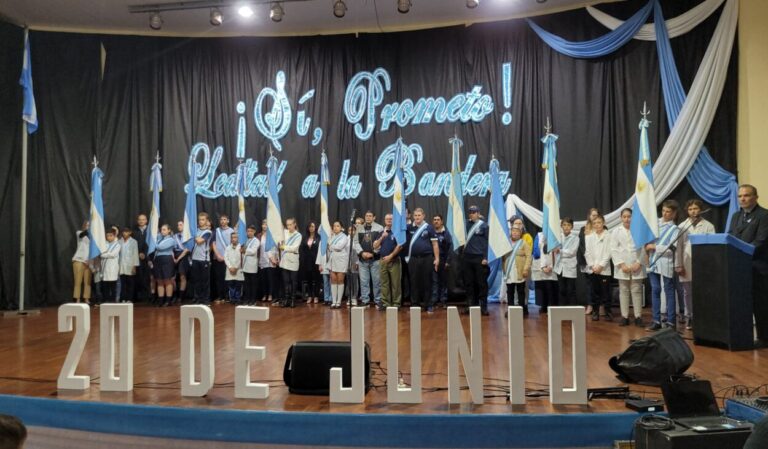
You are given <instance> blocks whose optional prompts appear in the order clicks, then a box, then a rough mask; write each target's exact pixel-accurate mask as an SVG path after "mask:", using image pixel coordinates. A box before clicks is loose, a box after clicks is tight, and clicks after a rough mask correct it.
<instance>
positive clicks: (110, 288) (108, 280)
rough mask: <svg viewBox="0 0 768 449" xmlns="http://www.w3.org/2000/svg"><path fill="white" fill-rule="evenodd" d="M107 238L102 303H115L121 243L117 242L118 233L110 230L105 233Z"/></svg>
mask: <svg viewBox="0 0 768 449" xmlns="http://www.w3.org/2000/svg"><path fill="white" fill-rule="evenodd" d="M105 236H106V238H107V250H106V251H104V252H102V253H101V296H102V301H104V302H110V301H115V300H116V299H117V298H115V287H116V286H117V277H118V276H119V274H120V263H119V257H120V242H118V241H117V232H116V231H115V230H114V229H112V228H110V229H107V230H106V232H105Z"/></svg>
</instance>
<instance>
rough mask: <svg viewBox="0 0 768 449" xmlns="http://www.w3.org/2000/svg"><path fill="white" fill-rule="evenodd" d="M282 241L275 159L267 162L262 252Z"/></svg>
mask: <svg viewBox="0 0 768 449" xmlns="http://www.w3.org/2000/svg"><path fill="white" fill-rule="evenodd" d="M282 241H283V218H282V216H281V213H280V196H279V195H278V192H277V158H276V157H274V156H270V157H269V160H268V161H267V239H266V241H265V242H264V246H265V248H264V250H265V251H271V250H272V249H273V248H274V247H275V246H277V245H278V244H279V243H280V242H282Z"/></svg>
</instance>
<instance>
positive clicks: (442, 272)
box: [432, 259, 448, 305]
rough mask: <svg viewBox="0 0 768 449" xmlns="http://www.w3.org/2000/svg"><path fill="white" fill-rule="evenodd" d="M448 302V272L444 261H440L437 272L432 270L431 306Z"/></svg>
mask: <svg viewBox="0 0 768 449" xmlns="http://www.w3.org/2000/svg"><path fill="white" fill-rule="evenodd" d="M438 302H439V303H441V304H442V305H445V303H446V302H448V270H447V269H446V268H445V260H443V259H440V265H438V267H437V271H434V270H432V305H435V304H437V303H438Z"/></svg>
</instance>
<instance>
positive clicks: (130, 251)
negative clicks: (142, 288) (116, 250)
mask: <svg viewBox="0 0 768 449" xmlns="http://www.w3.org/2000/svg"><path fill="white" fill-rule="evenodd" d="M132 232H133V231H131V228H123V229H122V234H123V238H122V239H120V302H131V301H132V300H133V292H134V291H135V285H136V281H135V279H136V270H138V267H139V244H138V243H137V242H136V240H135V239H134V238H133V237H131V233H132Z"/></svg>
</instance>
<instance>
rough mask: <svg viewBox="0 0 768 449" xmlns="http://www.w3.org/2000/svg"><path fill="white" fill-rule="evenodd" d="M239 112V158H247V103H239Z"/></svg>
mask: <svg viewBox="0 0 768 449" xmlns="http://www.w3.org/2000/svg"><path fill="white" fill-rule="evenodd" d="M237 113H238V114H240V119H239V123H238V125H237V159H238V160H242V159H245V116H243V114H244V113H245V103H244V102H242V101H240V102H238V103H237Z"/></svg>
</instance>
